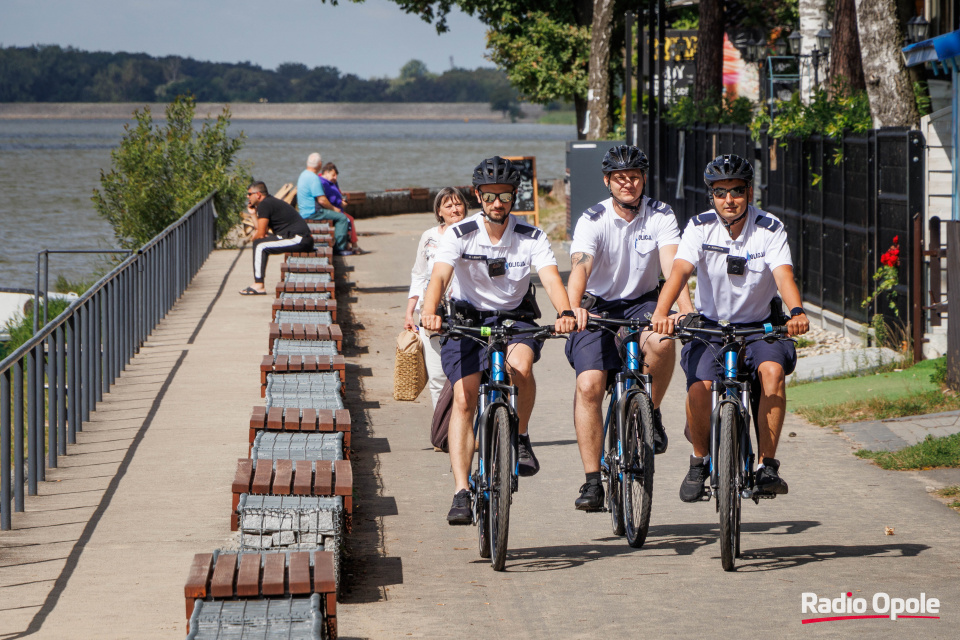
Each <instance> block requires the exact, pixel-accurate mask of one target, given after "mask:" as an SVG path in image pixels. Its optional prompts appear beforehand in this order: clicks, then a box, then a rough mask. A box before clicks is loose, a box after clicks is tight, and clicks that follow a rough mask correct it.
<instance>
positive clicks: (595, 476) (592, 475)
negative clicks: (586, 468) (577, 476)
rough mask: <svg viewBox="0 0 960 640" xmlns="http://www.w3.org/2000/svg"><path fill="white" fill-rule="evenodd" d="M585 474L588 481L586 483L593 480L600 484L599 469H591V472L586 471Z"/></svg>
mask: <svg viewBox="0 0 960 640" xmlns="http://www.w3.org/2000/svg"><path fill="white" fill-rule="evenodd" d="M586 475H587V482H588V483H589V482H595V483H597V484H600V472H599V471H592V472H590V473H588V474H586Z"/></svg>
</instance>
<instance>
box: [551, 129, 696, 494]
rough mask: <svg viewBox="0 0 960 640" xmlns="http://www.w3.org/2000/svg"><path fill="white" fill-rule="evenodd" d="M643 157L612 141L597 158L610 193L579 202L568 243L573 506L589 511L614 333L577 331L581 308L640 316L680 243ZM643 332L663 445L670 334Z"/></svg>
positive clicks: (599, 490) (614, 364)
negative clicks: (573, 323)
mask: <svg viewBox="0 0 960 640" xmlns="http://www.w3.org/2000/svg"><path fill="white" fill-rule="evenodd" d="M649 166H650V164H649V162H648V161H647V156H646V155H645V154H644V153H643V151H641V150H640V149H638V148H637V147H635V146H632V145H625V144H622V145H618V146H616V147H613V148H611V149H610V150H609V151H607V153H606V155H605V156H604V157H603V165H602V170H603V182H604V184H606V185H607V189H609V191H610V197H609V198H608V199H606V200H604V201H602V202H599V203H597V204H596V205H594V206H592V207H590V208H589V209H587V210H586V211H585V212H584V213H583V215H582V216H580V219H579V220H578V221H577V226H576V229H575V230H574V232H573V243H572V244H571V245H570V260H571V269H570V279H569V281H568V283H567V293H568V295H569V299H570V306H571V307H572V308H573V312H574V313H575V314H576V316H577V327H578V329H581V330H580V331H578V332H577V333H575V334H573V335H572V336H571V337H570V339H569V340H568V341H567V347H566V354H567V359H568V360H569V361H570V365H571V366H572V367H573V368H574V370H575V371H576V372H577V388H576V395H575V397H574V409H573V421H574V426H575V428H576V432H577V444H578V446H579V448H580V459H581V460H582V462H583V470H584V473H585V474H586V482H585V483H584V484H583V486H581V487H580V496H579V497H578V498H577V499H576V501H575V503H574V506H575V507H576V508H577V509H580V510H582V511H597V510H600V509H602V508H603V505H604V490H603V484H602V483H601V480H600V457H601V455H602V453H603V413H602V411H603V409H602V403H603V398H604V394H605V392H606V388H607V382H608V376H609V373H610V371H612V370H615V369H620V367H621V365H622V362H621V358H620V354H619V349H618V348H617V345H616V343H615V339H614V336H613V335H612V334H610V333H609V332H607V331H582V329H583V328H584V327H585V326H586V322H587V317H588V315H589V314H600V313H604V312H606V313H607V314H609V315H608V317H611V318H621V319H622V318H637V317H640V318H642V317H643V316H644V314H646V313H652V312H653V310H654V308H655V307H656V304H657V285H658V283H659V278H660V271H661V270H662V271H663V273H664V275H666V276H669V275H670V269H671V268H672V266H673V257H674V255H675V254H676V252H677V245H678V244H679V242H680V230H679V229H678V228H677V219H676V217H675V216H674V214H673V209H671V208H670V205H668V204H665V203H663V202H658V201H657V200H653V199H652V198H650V197H648V196H645V195H643V190H644V187H645V186H646V175H647V169H648V168H649ZM680 300H681V302H680V311H681V313H688V312H691V311H693V305H692V304H690V296H689V294H688V295H687V296H686V297H684V296H681V297H680ZM660 337H661V336H659V335H656V334H654V333H652V332H650V331H645V332H643V334H641V337H640V344H641V345H642V349H643V356H644V361H645V362H646V364H647V368H646V369H645V371H644V373H650V374H652V376H653V398H651V400H652V401H653V405H654V407H655V410H654V444H655V451H656V453H663V452H664V451H666V450H667V434H666V432H665V431H664V429H663V423H662V421H661V418H660V409H659V407H660V401H661V400H662V399H663V395H664V393H665V392H666V390H667V385H668V384H669V383H670V377H671V376H672V375H673V365H674V361H675V352H674V346H673V343H672V342H671V341H669V340H668V341H665V342H660Z"/></svg>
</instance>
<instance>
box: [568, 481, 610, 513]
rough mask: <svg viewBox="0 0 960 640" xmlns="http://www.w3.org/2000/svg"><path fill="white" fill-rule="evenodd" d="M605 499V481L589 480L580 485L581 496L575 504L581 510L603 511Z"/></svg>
mask: <svg viewBox="0 0 960 640" xmlns="http://www.w3.org/2000/svg"><path fill="white" fill-rule="evenodd" d="M603 499H604V493H603V483H602V482H600V481H595V482H594V481H589V482H585V483H583V485H582V486H581V487H580V497H579V498H577V500H576V502H574V503H573V504H574V506H575V507H576V508H577V509H579V510H580V511H601V510H602V509H603Z"/></svg>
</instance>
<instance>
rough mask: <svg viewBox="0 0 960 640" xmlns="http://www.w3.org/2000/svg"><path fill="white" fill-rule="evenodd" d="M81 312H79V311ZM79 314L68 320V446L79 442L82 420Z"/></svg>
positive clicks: (66, 392) (66, 363)
mask: <svg viewBox="0 0 960 640" xmlns="http://www.w3.org/2000/svg"><path fill="white" fill-rule="evenodd" d="M78 311H79V310H78ZM79 323H80V317H79V313H75V314H74V315H73V316H72V317H71V318H70V319H69V320H67V322H66V324H67V353H66V362H65V365H66V368H67V388H66V389H65V390H64V391H65V395H66V399H67V416H68V418H69V422H68V424H67V444H76V442H77V420H78V419H79V418H80V384H79V382H77V372H78V371H79V370H80V348H79V347H78V346H77V329H78V327H79Z"/></svg>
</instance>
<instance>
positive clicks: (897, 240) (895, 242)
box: [893, 236, 900, 245]
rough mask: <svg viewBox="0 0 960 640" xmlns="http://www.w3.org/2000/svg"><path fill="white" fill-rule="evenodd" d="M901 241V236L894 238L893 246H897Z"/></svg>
mask: <svg viewBox="0 0 960 640" xmlns="http://www.w3.org/2000/svg"><path fill="white" fill-rule="evenodd" d="M899 241H900V236H893V244H894V245H896V244H897V243H898V242H899Z"/></svg>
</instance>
